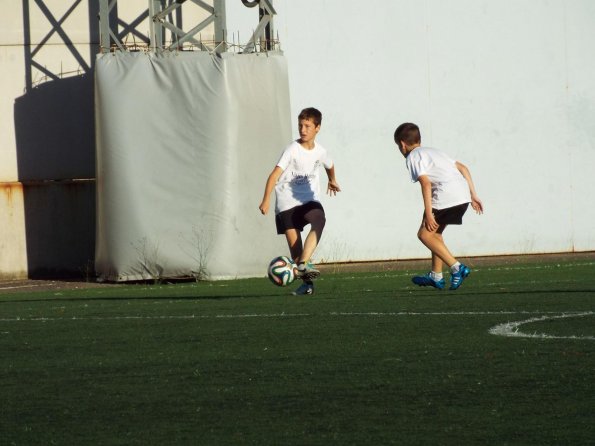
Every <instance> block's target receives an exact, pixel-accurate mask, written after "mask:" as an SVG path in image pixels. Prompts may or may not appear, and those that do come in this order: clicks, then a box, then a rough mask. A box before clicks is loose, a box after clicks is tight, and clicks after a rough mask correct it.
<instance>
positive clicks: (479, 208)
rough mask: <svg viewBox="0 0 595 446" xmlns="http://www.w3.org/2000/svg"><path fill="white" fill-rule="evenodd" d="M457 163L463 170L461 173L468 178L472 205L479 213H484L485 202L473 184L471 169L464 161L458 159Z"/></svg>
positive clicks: (460, 169)
mask: <svg viewBox="0 0 595 446" xmlns="http://www.w3.org/2000/svg"><path fill="white" fill-rule="evenodd" d="M455 164H456V166H457V169H458V170H459V172H461V175H463V176H464V177H465V179H466V180H467V184H468V185H469V191H470V192H471V207H472V208H473V210H474V211H475V212H477V213H478V214H482V213H483V203H482V202H481V200H480V199H479V197H478V196H477V192H475V185H474V184H473V179H472V178H471V172H469V169H468V168H467V166H465V165H464V164H463V163H459V162H458V161H456V163H455Z"/></svg>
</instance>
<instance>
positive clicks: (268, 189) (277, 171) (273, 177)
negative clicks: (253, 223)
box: [258, 166, 283, 215]
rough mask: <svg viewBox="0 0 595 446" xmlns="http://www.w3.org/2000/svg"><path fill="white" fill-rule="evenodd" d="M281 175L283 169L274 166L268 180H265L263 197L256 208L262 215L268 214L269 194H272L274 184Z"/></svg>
mask: <svg viewBox="0 0 595 446" xmlns="http://www.w3.org/2000/svg"><path fill="white" fill-rule="evenodd" d="M282 173H283V169H281V168H280V167H279V166H275V168H274V169H273V171H272V172H271V173H270V175H269V178H268V179H267V184H266V186H265V187H264V195H263V197H262V201H261V202H260V206H258V209H260V212H261V213H262V215H266V214H267V212H269V207H270V199H271V193H272V192H273V189H274V188H275V184H277V181H279V177H280V176H281V174H282Z"/></svg>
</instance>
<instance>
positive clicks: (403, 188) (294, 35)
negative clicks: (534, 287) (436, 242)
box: [228, 0, 595, 260]
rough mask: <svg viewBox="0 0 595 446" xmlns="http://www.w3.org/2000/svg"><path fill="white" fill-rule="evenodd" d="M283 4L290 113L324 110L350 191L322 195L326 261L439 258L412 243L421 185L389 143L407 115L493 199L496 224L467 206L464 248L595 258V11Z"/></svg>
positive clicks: (536, 6)
mask: <svg viewBox="0 0 595 446" xmlns="http://www.w3.org/2000/svg"><path fill="white" fill-rule="evenodd" d="M275 7H276V9H277V12H278V16H277V17H276V28H277V30H278V32H279V36H280V39H281V43H282V48H283V50H284V52H285V55H286V57H287V59H288V63H289V76H290V93H291V101H292V110H293V115H294V116H296V115H297V113H299V110H300V109H301V108H303V107H306V106H310V105H314V106H316V107H319V108H320V109H321V111H322V112H323V115H324V118H323V129H322V131H321V133H320V134H319V139H320V141H321V142H323V143H324V144H325V145H326V146H327V147H328V148H329V149H330V150H332V153H333V155H334V158H335V162H336V167H337V175H338V181H339V183H340V184H341V186H342V188H343V192H342V193H341V194H340V196H338V197H337V198H333V199H327V200H326V201H325V206H326V209H327V214H328V225H327V230H326V234H325V235H324V236H323V241H322V243H321V245H320V249H319V250H318V257H320V258H321V259H324V260H327V259H328V260H372V259H378V258H383V259H388V258H412V257H426V256H427V251H426V250H425V248H423V246H421V244H420V243H419V242H418V241H417V239H416V237H415V233H416V230H417V228H418V226H419V222H420V220H421V214H422V209H423V208H422V203H421V193H420V188H419V185H417V184H411V183H410V182H409V180H408V178H407V172H406V169H405V165H404V159H403V158H402V156H401V155H400V154H399V153H398V152H397V151H396V150H395V149H396V147H395V145H394V143H393V141H392V139H393V132H394V130H395V128H396V126H397V125H398V124H400V123H401V122H404V121H413V122H416V123H417V124H419V125H420V127H421V130H422V141H423V143H424V144H426V145H430V146H435V147H438V148H442V149H444V150H446V151H447V152H448V153H449V154H451V155H452V156H453V157H455V158H456V159H458V160H460V161H462V162H464V163H465V164H467V165H468V166H469V167H470V169H471V172H472V174H473V176H474V179H475V183H476V186H477V189H478V192H479V195H480V197H481V198H482V199H483V202H484V204H485V208H486V212H485V214H484V215H483V216H481V217H479V216H476V215H475V214H474V213H472V212H471V211H470V212H469V213H468V214H467V216H466V217H465V223H464V225H463V227H452V228H449V229H448V230H447V232H446V233H445V238H446V240H447V243H448V244H449V245H450V246H451V247H452V249H453V251H454V252H455V253H456V254H458V255H487V254H512V253H539V252H554V251H572V250H593V249H595V225H594V224H593V221H594V220H595V207H594V206H593V205H592V204H590V203H591V201H592V200H591V194H592V192H593V191H594V190H595V179H594V176H593V175H592V173H591V171H592V169H593V166H595V124H593V123H595V53H594V52H593V51H592V48H591V46H592V45H591V42H593V41H595V3H594V2H591V1H589V0H582V1H580V0H558V1H547V0H526V1H523V2H518V1H513V0H508V1H501V2H494V1H491V0H453V1H449V2H444V1H442V0H428V1H425V2H419V1H411V0H390V1H389V0H386V1H382V2H379V1H377V2H367V3H366V7H363V6H362V2H345V1H342V0H302V1H299V2H295V1H292V0H276V1H275ZM234 10H235V11H237V12H238V14H235V15H234V14H233V11H234ZM240 12H241V13H242V14H240ZM245 16H246V13H245V11H240V10H238V9H233V10H230V12H228V24H229V26H233V24H234V23H233V22H234V21H235V23H237V24H238V26H242V23H249V20H250V19H248V20H247V19H246V17H245ZM294 131H295V128H294Z"/></svg>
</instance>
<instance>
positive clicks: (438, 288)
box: [411, 279, 444, 290]
mask: <svg viewBox="0 0 595 446" xmlns="http://www.w3.org/2000/svg"><path fill="white" fill-rule="evenodd" d="M411 282H413V284H414V285H417V286H429V287H432V288H436V289H437V290H443V289H444V285H442V286H438V285H434V284H433V283H415V282H414V281H413V279H411Z"/></svg>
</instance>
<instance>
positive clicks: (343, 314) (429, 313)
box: [0, 311, 584, 322]
mask: <svg viewBox="0 0 595 446" xmlns="http://www.w3.org/2000/svg"><path fill="white" fill-rule="evenodd" d="M514 314H521V315H523V314H534V315H535V314H549V315H559V314H560V312H559V311H426V312H420V311H398V312H375V311H370V312H335V311H332V312H330V313H284V312H283V313H245V314H213V315H196V314H188V315H184V314H182V315H156V316H151V315H128V316H127V315H123V316H70V317H45V316H38V317H22V316H18V317H14V318H0V322H53V321H89V320H92V321H111V320H115V321H117V320H167V319H247V318H276V317H277V318H283V317H313V316H339V317H353V316H367V317H391V316H490V315H514ZM565 314H568V315H569V317H570V316H571V315H576V316H579V315H584V313H580V312H566V313H565Z"/></svg>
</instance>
